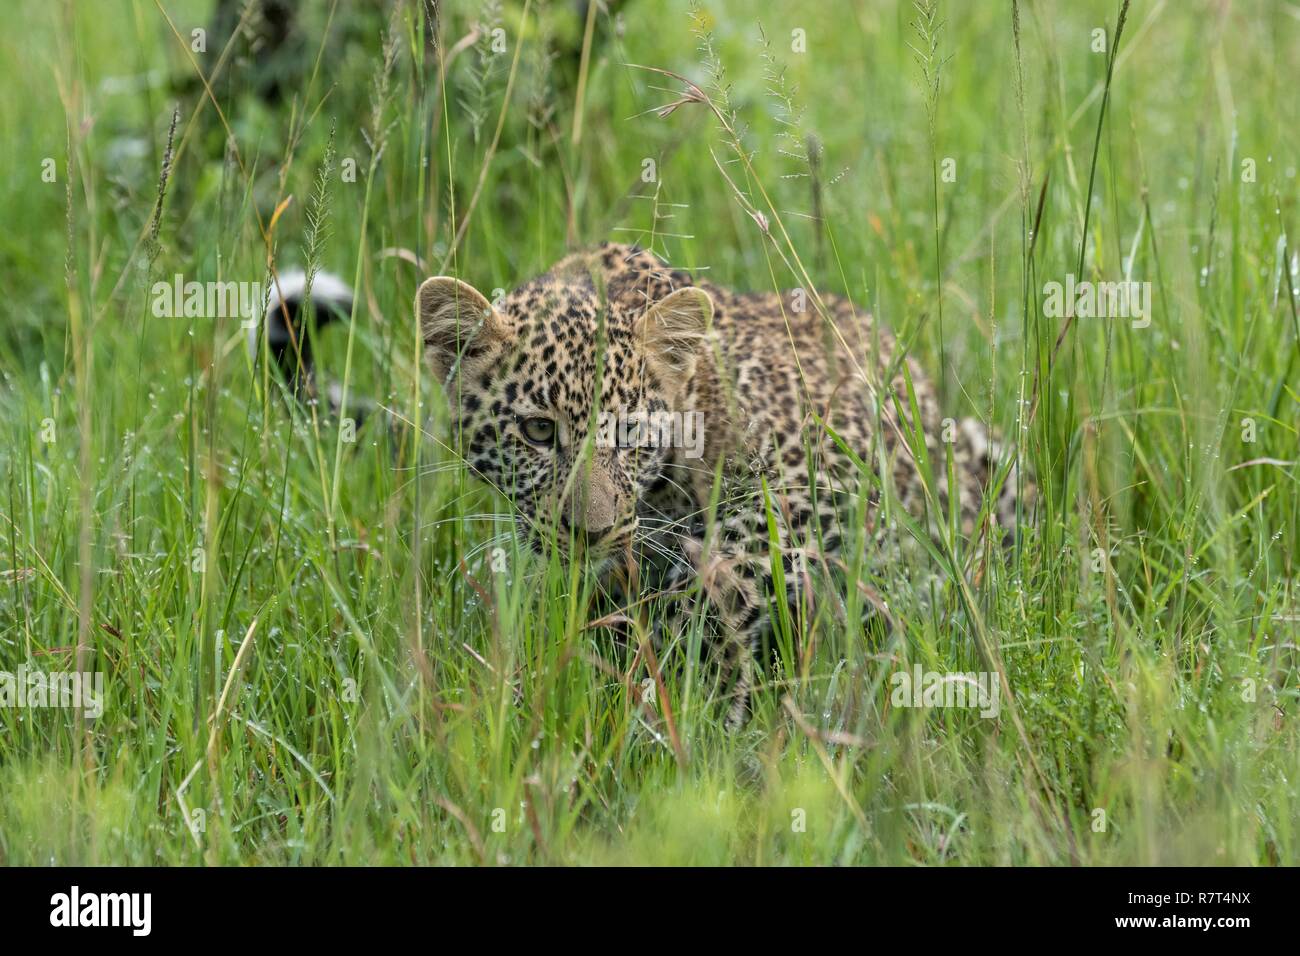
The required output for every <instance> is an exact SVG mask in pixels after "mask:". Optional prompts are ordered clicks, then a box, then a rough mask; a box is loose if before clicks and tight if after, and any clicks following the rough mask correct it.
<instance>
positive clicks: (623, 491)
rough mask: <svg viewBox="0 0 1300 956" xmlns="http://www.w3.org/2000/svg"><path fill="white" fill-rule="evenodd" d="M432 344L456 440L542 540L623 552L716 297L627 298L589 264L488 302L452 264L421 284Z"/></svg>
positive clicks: (688, 293)
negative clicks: (587, 269)
mask: <svg viewBox="0 0 1300 956" xmlns="http://www.w3.org/2000/svg"><path fill="white" fill-rule="evenodd" d="M415 309H416V314H417V316H418V317H419V322H420V328H421V331H422V334H423V337H424V343H425V351H426V355H427V358H428V361H429V364H430V366H431V367H432V369H433V372H434V374H435V375H436V376H437V377H438V379H439V380H440V381H441V382H442V384H443V387H444V390H445V392H446V394H447V397H448V401H449V402H450V405H451V412H452V416H451V417H452V430H453V436H454V439H455V441H456V444H457V450H458V451H459V452H460V454H461V455H462V456H463V457H464V458H465V460H466V461H467V462H468V464H469V465H470V467H471V468H472V469H473V470H474V471H475V472H476V473H477V474H478V475H479V476H480V477H481V478H483V479H484V480H486V481H487V482H489V483H490V484H492V485H493V486H495V487H496V488H497V489H498V490H499V491H500V492H501V493H502V494H504V495H505V496H506V497H507V498H509V499H510V501H511V502H512V503H513V504H514V507H515V509H516V513H517V514H518V515H519V516H520V517H521V518H522V519H523V522H522V523H523V524H524V525H526V526H527V529H528V530H529V531H530V532H531V535H530V536H531V539H532V541H533V544H534V546H535V547H537V548H538V550H539V551H541V550H543V549H544V545H545V544H546V543H547V542H554V543H555V544H556V545H557V546H558V547H560V548H561V549H565V550H567V549H568V547H569V546H570V544H574V543H576V544H577V545H578V546H579V547H581V548H583V549H585V550H588V551H590V552H594V553H595V554H596V555H600V556H612V555H616V554H619V553H622V552H623V551H624V549H626V548H627V547H628V546H629V545H630V543H631V541H632V535H633V532H634V531H635V528H636V522H637V505H638V502H639V500H640V499H641V497H642V496H643V495H644V494H645V493H646V492H647V490H648V489H650V488H652V487H654V485H655V484H656V482H658V481H659V480H660V477H661V475H662V473H663V470H664V465H665V461H666V460H667V458H668V457H669V456H670V455H671V454H672V448H670V447H667V446H668V445H669V444H670V442H668V441H665V440H664V439H665V435H666V434H670V433H671V428H665V427H664V426H665V425H666V424H670V423H671V422H672V418H671V416H672V415H673V414H675V413H684V409H683V407H682V406H683V398H684V396H685V394H686V391H687V388H688V385H689V382H690V379H691V377H692V375H693V374H694V372H695V369H696V365H697V362H698V361H699V360H700V358H701V357H702V356H703V355H704V354H705V351H706V346H705V344H704V343H705V338H706V335H707V332H708V328H709V324H710V320H711V318H712V315H713V304H712V302H711V300H710V299H709V296H708V294H707V293H706V292H704V291H703V290H701V289H699V288H696V287H688V288H683V289H678V290H677V291H675V292H672V293H670V294H668V295H666V296H664V297H663V298H661V299H660V300H659V301H657V302H653V303H651V304H649V305H648V306H645V307H641V308H636V309H633V308H629V307H626V306H624V305H622V304H619V303H616V302H612V301H608V300H607V299H606V298H605V296H604V295H603V293H602V291H601V290H598V289H597V287H596V284H595V283H594V282H593V280H592V278H591V276H590V274H587V273H574V272H568V273H551V274H547V275H545V276H542V277H540V278H538V279H534V280H533V281H531V282H529V283H528V284H526V285H524V286H522V287H521V288H519V289H516V290H515V291H514V292H512V293H511V294H510V295H507V296H505V297H503V298H500V299H498V301H497V302H496V304H495V305H494V304H493V303H491V302H489V301H488V300H487V299H486V298H485V297H484V296H483V295H482V294H481V293H479V292H478V291H477V290H476V289H474V288H473V287H472V286H469V285H467V284H466V283H464V282H461V281H459V280H458V279H454V278H451V277H448V276H438V277H436V278H432V279H428V280H426V281H425V282H424V283H423V285H421V286H420V290H419V292H418V293H417V294H416V302H415Z"/></svg>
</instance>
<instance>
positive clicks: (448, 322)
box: [415, 276, 506, 381]
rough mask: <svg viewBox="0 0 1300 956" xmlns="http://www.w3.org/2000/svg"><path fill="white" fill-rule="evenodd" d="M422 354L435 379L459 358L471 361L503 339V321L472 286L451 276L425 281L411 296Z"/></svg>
mask: <svg viewBox="0 0 1300 956" xmlns="http://www.w3.org/2000/svg"><path fill="white" fill-rule="evenodd" d="M415 315H416V317H417V318H418V319H419V321H420V334H421V335H422V336H423V337H424V351H425V354H426V355H427V356H428V358H429V365H430V366H431V367H432V368H433V373H434V374H435V375H436V376H437V377H438V378H439V380H442V381H446V379H447V376H448V375H450V374H451V372H452V370H453V369H454V368H455V367H456V363H457V361H458V360H459V359H461V358H462V357H464V358H474V357H477V356H479V355H481V354H483V353H484V352H485V351H487V350H488V349H490V348H491V347H492V346H493V345H496V344H498V343H500V342H502V341H504V340H505V332H506V329H505V322H504V321H503V320H502V318H501V316H500V314H499V313H498V312H497V311H496V309H494V308H492V303H490V302H488V300H487V299H485V298H484V297H483V294H482V293H481V292H479V291H478V290H477V289H475V288H474V287H473V286H472V285H469V284H467V283H464V282H461V281H460V280H459V279H455V278H452V277H451V276H434V277H433V278H432V279H425V280H424V282H423V283H422V284H421V286H420V290H419V291H418V292H416V293H415Z"/></svg>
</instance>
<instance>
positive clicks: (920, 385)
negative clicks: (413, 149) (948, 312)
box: [416, 244, 1017, 725]
mask: <svg viewBox="0 0 1300 956" xmlns="http://www.w3.org/2000/svg"><path fill="white" fill-rule="evenodd" d="M802 296H803V293H800V292H796V293H786V294H781V295H778V294H776V293H742V292H733V291H731V290H729V289H726V288H723V287H721V286H719V285H715V284H714V283H712V282H709V281H705V280H702V279H696V278H694V277H692V276H691V275H690V274H688V273H686V272H683V271H680V270H676V269H672V268H670V267H669V266H667V265H666V264H665V263H664V262H663V261H662V260H660V259H659V258H657V257H656V256H654V255H652V254H650V253H648V252H645V251H642V250H640V249H638V248H636V247H633V246H625V245H614V244H604V245H602V246H600V247H599V248H598V249H595V250H592V251H587V252H582V253H578V254H575V255H572V256H569V257H568V258H566V259H564V260H563V261H561V262H560V263H559V264H557V265H556V266H555V267H554V268H553V269H552V270H551V271H550V272H548V273H546V274H545V275H543V276H541V277H539V278H537V279H534V280H532V281H531V282H528V283H527V284H525V285H523V286H521V287H520V288H518V289H516V290H514V291H513V292H512V293H511V294H509V295H508V296H506V297H505V298H504V300H502V301H499V302H498V303H497V304H496V305H495V306H494V305H492V304H489V303H488V302H487V300H486V299H485V298H484V297H483V296H482V295H480V294H479V293H478V292H476V291H475V290H474V289H473V288H472V287H470V286H468V285H466V284H464V283H462V282H459V281H457V280H455V279H450V278H446V277H440V278H436V279H430V280H428V281H427V282H425V283H424V285H423V286H422V287H421V289H420V292H419V294H418V296H417V299H416V309H417V313H418V314H419V317H420V321H421V324H422V329H423V332H424V337H425V341H426V344H427V347H428V355H429V359H430V362H431V364H432V366H433V368H434V370H435V372H436V373H437V374H438V376H439V377H440V378H442V379H443V380H444V383H445V385H446V388H447V394H448V397H449V399H450V401H451V405H452V409H453V414H454V418H455V421H456V430H457V433H458V435H459V436H460V447H461V449H462V453H463V454H464V456H465V458H466V459H467V461H468V463H469V465H470V466H471V467H472V468H473V470H474V471H476V472H477V473H478V474H479V475H480V476H482V477H483V478H485V479H487V480H488V481H489V482H491V483H492V484H493V485H495V486H496V487H497V488H499V489H500V490H501V491H502V492H503V493H505V494H506V495H507V496H508V497H510V498H511V500H512V501H513V502H514V504H515V506H516V508H517V509H518V512H519V513H520V515H521V516H522V517H523V519H524V520H525V523H526V524H527V525H528V527H529V528H530V529H532V530H533V531H534V532H535V533H536V534H535V535H534V538H535V540H537V539H540V538H544V537H545V532H546V529H548V528H558V533H557V534H552V535H551V541H552V542H553V543H555V544H558V545H559V546H560V547H565V546H566V545H567V544H568V543H570V542H573V541H575V540H576V541H579V542H581V543H582V544H583V546H584V547H588V548H590V550H593V551H595V552H597V553H599V554H603V555H606V556H607V557H608V556H617V555H620V554H624V553H631V554H635V555H637V556H639V557H640V558H642V559H643V560H645V561H647V562H648V563H649V564H652V565H653V564H656V563H657V559H659V558H661V557H663V556H665V555H668V556H670V557H671V558H672V559H673V564H672V566H670V568H669V570H668V577H669V578H670V580H678V581H680V580H684V579H698V581H699V583H700V591H701V592H702V593H703V595H704V596H706V597H707V599H708V601H709V603H710V605H711V607H712V608H713V609H714V613H715V616H716V622H717V624H718V625H719V626H718V628H717V631H718V633H720V634H721V635H722V640H721V647H722V649H724V650H725V651H726V654H725V655H724V660H726V661H727V662H728V663H729V668H728V669H729V670H730V671H731V673H733V674H734V675H735V677H736V682H735V698H734V704H733V706H732V707H731V709H730V712H729V715H728V720H729V722H730V723H731V724H732V725H736V724H739V723H741V722H743V720H744V719H745V717H746V714H747V708H748V698H749V691H750V687H751V685H752V681H753V663H752V661H753V651H754V648H755V646H756V644H757V642H758V640H759V638H760V637H761V636H762V634H763V631H764V628H765V627H766V626H767V624H768V615H767V613H766V607H767V595H768V593H769V592H770V590H771V588H772V586H773V585H772V579H773V574H772V568H773V549H772V547H771V535H772V532H771V529H770V526H769V516H771V518H772V519H773V520H774V523H775V537H776V540H777V543H778V546H779V551H780V560H781V562H782V567H783V570H784V575H783V576H784V577H785V580H786V585H787V588H788V589H789V590H791V591H792V592H793V591H794V590H797V588H798V587H799V586H800V582H801V581H802V579H803V575H802V574H801V573H800V571H801V566H800V557H801V556H805V557H807V558H810V559H811V560H814V561H818V562H821V561H823V560H826V559H829V560H831V561H834V560H836V557H837V556H838V554H839V552H840V551H841V550H842V549H843V548H844V547H845V543H846V523H847V522H851V521H852V520H853V516H854V515H855V514H859V513H860V511H859V508H858V506H859V505H860V504H861V501H860V495H862V494H866V495H868V496H869V500H868V502H867V505H868V507H867V508H866V520H867V522H868V525H869V531H870V532H872V533H871V534H868V535H854V536H850V540H857V541H861V540H871V539H872V537H873V534H874V535H875V536H877V537H881V536H883V535H884V531H885V529H880V528H878V527H875V525H877V524H878V521H879V508H878V507H877V505H878V503H879V492H878V490H873V486H872V483H871V482H870V481H868V480H864V470H866V469H870V470H872V471H873V472H876V473H879V472H880V471H881V470H882V465H883V468H884V470H886V471H887V472H888V476H889V478H890V479H892V484H893V489H894V491H895V492H896V493H897V496H898V501H899V502H900V503H901V504H902V506H903V507H904V508H906V509H907V510H908V511H909V512H911V513H912V514H914V515H921V514H923V513H926V512H927V510H928V511H929V513H930V516H931V519H932V520H936V519H935V512H936V511H937V512H938V514H939V515H941V516H945V517H946V515H947V514H948V511H947V508H948V505H947V480H946V477H945V467H944V463H945V460H946V455H945V449H944V445H943V441H944V439H945V437H946V438H947V439H948V440H949V441H950V443H951V445H952V451H953V458H954V461H955V466H956V469H955V474H956V476H957V483H958V486H959V495H958V500H959V502H960V522H961V527H962V531H963V533H965V534H967V535H970V534H972V533H974V532H975V531H976V530H977V528H976V526H977V522H978V519H979V515H980V507H981V505H982V503H983V493H984V488H985V486H986V485H987V484H988V482H989V479H990V475H991V464H992V463H994V462H995V461H996V458H997V456H998V452H997V448H996V445H995V443H994V442H993V441H992V439H991V438H990V437H989V434H988V432H987V430H986V429H985V428H984V427H983V426H982V425H981V424H979V423H978V422H976V421H974V420H972V419H963V420H961V421H960V422H948V423H946V427H945V422H944V419H943V416H942V414H941V412H940V409H939V405H938V402H937V400H936V397H935V394H934V389H933V387H932V386H931V384H930V382H929V379H928V378H927V377H926V376H925V374H924V373H923V372H922V370H921V368H920V367H919V366H918V365H917V364H916V363H915V361H914V360H912V359H911V358H910V357H908V358H906V359H903V360H902V361H905V362H906V365H907V370H908V372H909V373H910V377H911V381H912V386H913V392H914V394H915V401H916V404H917V407H918V409H919V412H920V416H919V417H920V421H919V423H917V424H918V426H919V429H920V432H921V434H922V435H923V436H924V443H925V447H926V451H927V455H928V457H929V458H930V461H931V462H932V463H933V474H934V475H935V476H936V485H937V486H938V487H937V488H935V489H933V497H932V503H931V505H930V506H929V508H928V509H927V506H926V494H925V486H924V483H923V481H922V478H921V473H920V471H919V470H918V468H917V464H916V462H915V461H914V459H913V456H912V453H911V451H910V450H909V447H908V443H907V441H906V440H905V438H904V433H905V431H906V430H908V429H911V428H912V427H913V423H912V415H911V411H910V408H911V406H910V402H909V398H908V393H907V389H906V383H905V378H904V372H903V367H902V364H901V362H900V360H899V357H898V356H897V354H896V353H897V345H896V342H895V339H894V336H893V335H892V334H891V333H890V331H889V330H888V329H886V328H884V327H882V326H881V325H880V324H878V323H874V322H873V321H872V319H871V318H870V317H869V316H867V315H863V314H860V313H855V311H854V310H853V308H852V306H851V305H850V304H849V302H847V301H846V300H844V299H840V298H837V297H834V296H825V297H823V298H822V299H821V300H820V302H821V307H820V308H818V306H817V304H816V303H814V302H813V301H810V300H808V299H806V298H803V299H802V300H800V298H799V297H802ZM827 318H829V319H830V320H831V321H827ZM598 380H599V395H598ZM600 410H604V411H607V412H611V413H616V414H617V413H619V412H620V410H623V411H646V412H654V411H656V410H658V411H662V410H668V411H673V412H684V413H685V412H698V413H700V414H701V416H702V422H703V438H704V442H703V454H702V456H700V457H698V458H692V457H688V455H689V454H690V449H686V448H682V447H648V446H646V445H645V444H636V446H635V447H617V445H615V446H614V447H609V445H610V443H609V442H598V441H594V440H592V439H593V437H594V436H595V434H596V432H595V429H594V428H593V426H594V425H595V420H594V414H595V412H596V411H600ZM536 418H542V419H546V420H550V421H553V422H554V428H555V431H554V436H555V437H554V441H553V443H551V444H547V443H544V442H543V443H541V444H539V443H537V442H535V441H531V440H530V439H529V438H528V437H527V436H526V435H525V433H524V430H523V423H525V422H528V421H530V420H532V419H536ZM528 427H529V428H531V429H534V430H536V429H537V428H539V427H541V428H542V430H543V431H544V426H537V425H536V424H535V423H531V424H529V425H528ZM945 432H947V433H948V434H947V435H945ZM877 435H879V441H877V440H876V436H877ZM842 446H847V448H848V449H851V451H852V453H851V454H850V453H849V452H846V451H845V448H844V447H842ZM855 459H856V460H855ZM715 478H716V479H718V481H719V482H720V484H719V487H718V488H717V489H715ZM1016 485H1017V481H1016V478H1015V474H1014V472H1011V473H1010V475H1009V477H1008V478H1007V480H1006V481H1004V482H1003V485H1002V487H1003V489H1004V491H1003V492H1002V494H1001V497H1000V499H999V501H998V502H997V505H998V507H997V508H996V509H995V511H994V513H993V514H991V515H989V516H988V522H989V527H990V528H992V527H996V526H1000V527H1001V528H1002V529H1004V530H1005V529H1009V528H1011V527H1012V524H1011V522H1012V521H1013V520H1014V514H1015V509H1014V498H1013V493H1014V490H1015V488H1016ZM875 487H876V489H878V488H879V484H878V482H877V483H876V486H875ZM714 501H716V502H717V507H716V510H715V509H714V508H712V507H711V502H714ZM769 502H770V507H769V505H768V503H769ZM552 518H554V520H553V521H552V520H551V519H552ZM938 520H945V519H944V518H940V519H938ZM895 533H897V532H895ZM1000 533H1001V532H1000ZM793 596H794V595H793V593H791V594H790V595H787V597H793ZM679 603H680V602H679Z"/></svg>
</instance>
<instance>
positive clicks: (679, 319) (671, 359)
mask: <svg viewBox="0 0 1300 956" xmlns="http://www.w3.org/2000/svg"><path fill="white" fill-rule="evenodd" d="M712 322H713V300H712V299H710V298H709V294H708V293H707V292H705V291H704V290H703V289H701V288H698V287H696V286H687V287H686V288H685V289H678V290H677V291H676V292H672V293H669V294H668V295H666V296H664V297H663V298H662V299H660V300H659V301H658V302H656V303H655V304H654V305H652V306H650V308H649V309H647V310H646V312H645V314H644V315H642V316H641V319H640V320H639V322H638V323H637V329H636V337H637V341H638V342H640V343H641V346H642V348H644V349H645V350H646V352H647V353H648V354H649V355H650V357H651V358H652V359H654V361H655V362H656V363H657V364H658V365H659V366H660V367H662V368H663V369H664V370H665V371H667V372H668V373H670V374H672V375H674V376H679V377H680V378H681V379H682V380H683V381H684V380H685V379H688V378H690V376H691V374H692V373H694V371H695V361H696V359H697V358H698V357H699V355H700V352H701V351H702V349H703V347H704V339H705V337H706V336H707V335H708V334H709V327H710V324H711V323H712Z"/></svg>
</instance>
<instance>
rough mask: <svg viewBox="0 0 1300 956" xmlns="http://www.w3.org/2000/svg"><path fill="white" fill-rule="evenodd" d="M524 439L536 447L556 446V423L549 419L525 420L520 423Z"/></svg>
mask: <svg viewBox="0 0 1300 956" xmlns="http://www.w3.org/2000/svg"><path fill="white" fill-rule="evenodd" d="M519 427H520V430H522V431H523V433H524V437H525V438H527V439H528V440H529V441H530V442H532V443H533V444H534V445H554V444H555V422H554V421H552V420H551V419H549V418H538V417H536V416H534V417H532V418H525V419H524V420H523V421H522V422H520V423H519Z"/></svg>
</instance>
